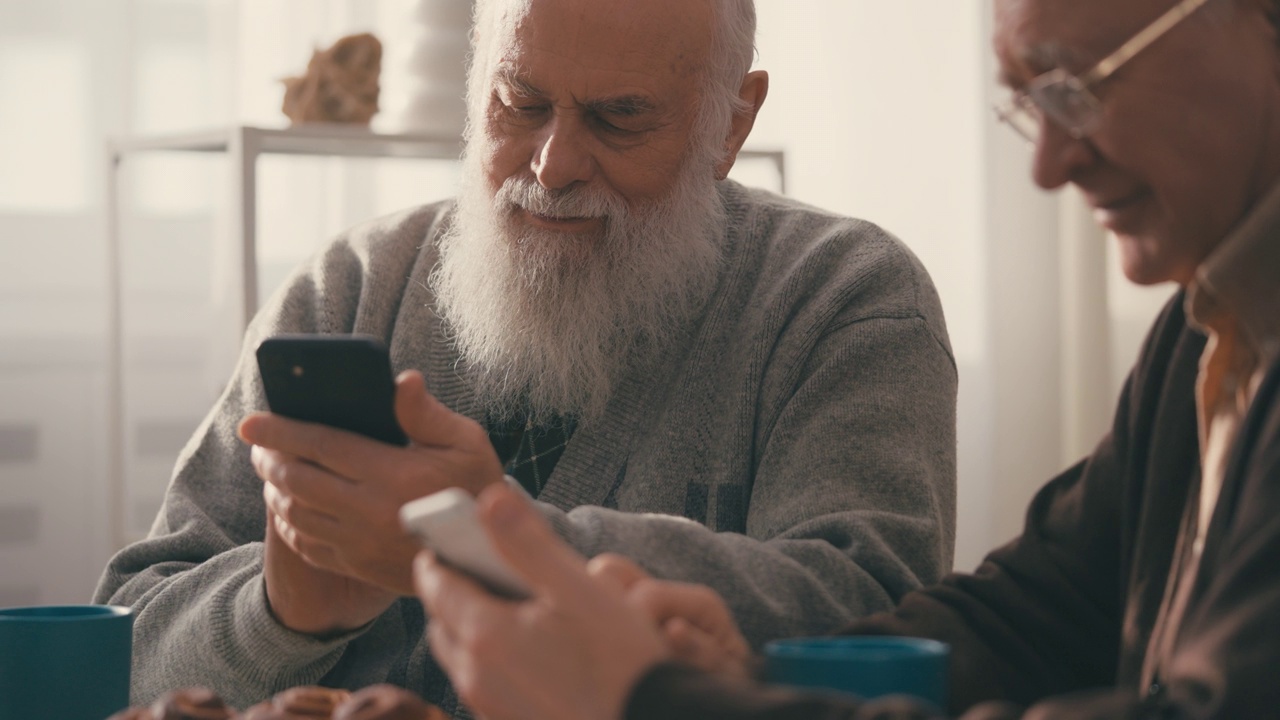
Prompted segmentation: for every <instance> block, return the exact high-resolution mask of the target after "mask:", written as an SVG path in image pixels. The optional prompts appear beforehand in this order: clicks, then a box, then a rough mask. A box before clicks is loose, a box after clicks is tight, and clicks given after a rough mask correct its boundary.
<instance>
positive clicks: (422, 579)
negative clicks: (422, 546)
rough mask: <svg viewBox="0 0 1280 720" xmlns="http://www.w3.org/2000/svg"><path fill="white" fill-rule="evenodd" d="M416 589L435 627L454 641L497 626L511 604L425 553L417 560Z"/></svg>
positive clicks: (425, 551)
mask: <svg viewBox="0 0 1280 720" xmlns="http://www.w3.org/2000/svg"><path fill="white" fill-rule="evenodd" d="M413 588H414V591H415V592H416V593H417V595H418V599H419V600H421V601H422V606H423V607H424V608H425V609H426V611H427V615H429V616H430V617H431V622H432V624H435V623H440V624H442V625H443V626H444V627H447V628H448V629H449V632H450V634H451V635H452V636H453V637H454V638H458V637H460V636H462V637H465V636H466V635H467V634H468V633H471V632H474V631H475V629H476V628H477V627H484V625H486V624H489V623H492V622H495V619H496V618H497V617H498V616H499V615H500V614H501V613H503V612H509V610H508V608H507V607H506V606H507V605H509V604H510V603H507V602H504V601H502V600H500V599H498V598H496V597H494V596H493V595H492V594H491V593H489V592H488V591H487V590H485V589H484V588H482V587H481V586H480V585H479V584H477V583H476V582H474V581H473V580H471V579H470V578H468V577H466V576H465V575H463V574H462V573H460V572H458V571H456V570H454V569H453V568H450V567H449V566H447V565H445V564H444V563H442V562H440V561H439V559H437V558H436V556H435V553H433V552H431V551H429V550H424V551H422V552H420V553H418V555H417V556H416V557H414V559H413Z"/></svg>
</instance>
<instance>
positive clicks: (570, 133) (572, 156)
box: [531, 116, 596, 190]
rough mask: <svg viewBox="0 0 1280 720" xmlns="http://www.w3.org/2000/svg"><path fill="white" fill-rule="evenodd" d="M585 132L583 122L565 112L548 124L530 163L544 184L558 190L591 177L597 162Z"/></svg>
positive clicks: (539, 180)
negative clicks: (587, 144)
mask: <svg viewBox="0 0 1280 720" xmlns="http://www.w3.org/2000/svg"><path fill="white" fill-rule="evenodd" d="M585 134H586V128H584V127H582V124H581V123H580V122H577V121H576V120H575V119H573V118H568V117H564V116H557V117H555V118H554V119H553V120H552V121H551V122H550V123H548V124H547V125H546V126H545V130H544V135H543V136H542V143H541V146H540V147H539V148H538V149H537V151H536V152H534V155H533V161H532V165H531V167H532V170H533V174H534V176H535V177H537V178H538V182H539V183H540V184H541V185H542V186H543V187H545V188H547V189H548V190H559V189H561V188H566V187H569V186H570V185H572V184H574V183H577V182H583V183H585V182H588V181H590V180H591V178H592V176H593V175H594V174H595V166H596V165H595V158H594V157H593V156H592V155H591V151H590V148H588V147H587V146H586V143H587V138H586V137H585Z"/></svg>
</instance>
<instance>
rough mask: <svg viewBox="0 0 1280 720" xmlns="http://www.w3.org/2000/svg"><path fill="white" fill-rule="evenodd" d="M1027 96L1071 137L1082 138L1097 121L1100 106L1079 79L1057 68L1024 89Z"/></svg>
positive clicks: (1100, 111)
mask: <svg viewBox="0 0 1280 720" xmlns="http://www.w3.org/2000/svg"><path fill="white" fill-rule="evenodd" d="M1027 97H1029V98H1031V101H1032V102H1034V103H1035V104H1036V105H1037V106H1039V108H1040V110H1041V111H1043V112H1044V114H1045V115H1046V116H1047V117H1048V118H1049V119H1050V120H1052V121H1053V122H1054V123H1056V124H1057V125H1058V126H1060V127H1061V128H1062V129H1063V130H1066V131H1067V132H1068V133H1069V134H1070V135H1071V136H1072V137H1077V138H1078V137H1083V136H1084V135H1085V134H1087V133H1089V132H1090V131H1091V130H1093V129H1094V127H1095V126H1096V125H1097V123H1098V118H1099V117H1100V115H1101V113H1102V106H1101V105H1100V104H1099V103H1098V99H1097V98H1096V97H1094V96H1093V93H1091V92H1089V89H1088V88H1086V87H1085V86H1084V84H1082V83H1081V82H1080V80H1079V79H1078V78H1076V77H1074V76H1072V75H1068V74H1067V73H1065V72H1063V71H1061V70H1054V71H1053V72H1050V73H1046V74H1045V75H1043V76H1041V77H1040V78H1038V79H1037V80H1036V82H1034V83H1032V85H1031V87H1029V88H1027Z"/></svg>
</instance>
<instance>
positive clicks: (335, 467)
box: [238, 413, 406, 482]
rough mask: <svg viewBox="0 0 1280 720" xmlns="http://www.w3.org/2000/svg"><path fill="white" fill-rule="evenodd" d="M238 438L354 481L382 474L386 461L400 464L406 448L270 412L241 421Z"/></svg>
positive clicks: (255, 414)
mask: <svg viewBox="0 0 1280 720" xmlns="http://www.w3.org/2000/svg"><path fill="white" fill-rule="evenodd" d="M238 432H239V435H240V438H241V439H242V440H244V441H245V442H247V443H250V444H252V445H259V446H262V447H265V448H268V449H271V450H277V451H280V452H284V453H288V454H290V455H294V456H296V457H299V458H301V459H303V460H306V461H307V462H310V463H313V464H315V465H319V466H321V467H323V468H325V469H327V470H330V471H331V472H333V473H334V474H335V475H338V476H341V477H344V478H347V479H349V480H351V481H354V482H365V481H368V480H371V479H376V478H378V477H381V476H383V475H385V473H386V472H387V464H388V462H389V461H391V462H394V461H396V460H400V461H403V460H404V458H405V452H406V451H405V449H404V448H398V447H394V446H391V445H388V444H386V443H384V442H379V441H377V440H373V439H371V438H367V437H365V436H363V435H359V434H357V433H353V432H347V431H346V430H339V429H337V428H332V427H329V426H328V425H320V424H317V423H309V422H303V421H301V420H294V419H292V418H287V417H284V416H283V415H275V414H273V413H254V414H252V415H249V416H248V417H246V418H245V419H244V420H242V421H241V422H240V427H239V428H238Z"/></svg>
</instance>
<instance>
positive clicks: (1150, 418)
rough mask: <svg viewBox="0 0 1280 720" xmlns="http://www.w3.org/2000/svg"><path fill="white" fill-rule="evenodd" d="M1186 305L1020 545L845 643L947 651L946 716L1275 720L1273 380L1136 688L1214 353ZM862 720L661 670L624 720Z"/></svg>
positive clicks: (1035, 514) (1279, 569)
mask: <svg viewBox="0 0 1280 720" xmlns="http://www.w3.org/2000/svg"><path fill="white" fill-rule="evenodd" d="M1183 299H1184V295H1183V293H1179V294H1178V295H1177V297H1175V298H1174V299H1173V300H1172V301H1171V302H1170V303H1169V305H1168V306H1167V307H1166V309H1165V311H1164V313H1163V314H1162V315H1161V317H1160V318H1159V320H1157V322H1156V325H1155V327H1154V328H1153V330H1152V332H1151V335H1150V337H1148V339H1147V342H1146V345H1145V347H1144V349H1143V352H1142V355H1141V357H1140V359H1139V361H1138V364H1137V366H1136V367H1135V368H1134V370H1133V372H1132V374H1131V375H1130V377H1129V380H1128V382H1127V384H1126V386H1125V390H1124V394H1123V395H1122V397H1121V399H1120V405H1119V408H1118V409H1117V411H1116V416H1115V422H1114V425H1113V427H1112V430H1111V432H1110V433H1109V434H1108V435H1107V436H1106V437H1105V438H1104V439H1103V440H1102V442H1101V443H1100V444H1099V445H1098V447H1097V449H1096V450H1095V451H1094V452H1093V454H1092V455H1091V456H1089V457H1088V458H1087V459H1085V460H1084V461H1082V462H1081V463H1079V464H1077V465H1076V466H1074V467H1072V468H1070V469H1069V470H1067V471H1066V472H1064V473H1062V474H1061V475H1059V476H1058V477H1057V478H1055V479H1054V480H1053V481H1051V482H1050V483H1049V484H1048V485H1047V486H1045V487H1044V488H1043V489H1042V490H1041V491H1040V493H1039V494H1038V495H1037V496H1036V498H1035V500H1034V501H1033V502H1032V504H1031V507H1030V509H1029V511H1028V513H1027V523H1026V527H1025V529H1024V531H1023V534H1022V535H1021V537H1019V538H1018V539H1016V540H1014V541H1013V542H1011V543H1010V544H1008V545H1006V546H1004V547H1002V548H1000V549H998V550H996V551H994V552H992V553H991V554H990V555H989V556H988V557H987V558H986V560H985V561H984V562H983V563H982V565H981V566H980V567H979V568H978V569H977V570H976V571H975V572H974V573H973V574H971V575H952V576H950V577H948V578H947V579H945V580H944V581H943V582H942V583H940V584H939V585H936V586H934V587H931V588H928V589H926V590H922V591H918V592H914V593H911V594H909V595H907V596H906V597H905V598H904V599H903V601H902V602H901V603H900V604H899V606H898V608H897V609H896V610H894V611H893V612H891V613H883V614H879V615H873V616H870V617H868V618H866V619H864V620H861V621H859V622H857V623H855V624H854V625H853V626H851V627H850V628H849V630H848V632H850V633H853V634H893V635H916V636H923V637H931V638H937V639H939V640H943V641H945V642H948V643H950V644H951V647H952V666H951V678H952V697H951V710H952V711H953V712H956V713H960V712H964V711H966V710H968V709H970V708H971V707H972V706H974V705H975V704H977V703H980V702H982V701H986V700H993V699H999V700H1006V701H1012V702H1013V703H1017V704H1018V705H1024V706H1030V705H1037V704H1038V707H1036V708H1035V709H1036V710H1037V711H1040V712H1042V713H1043V714H1037V715H1036V717H1037V718H1052V717H1063V718H1068V717H1069V718H1098V719H1099V720H1101V719H1102V718H1116V719H1117V720H1119V719H1120V718H1126V719H1127V718H1231V719H1233V720H1237V719H1239V720H1246V719H1253V718H1270V717H1280V678H1278V677H1277V674H1278V673H1280V365H1276V366H1273V367H1272V368H1271V369H1270V372H1268V374H1267V376H1266V379H1265V380H1264V381H1263V383H1262V386H1261V387H1260V388H1259V390H1258V393H1257V395H1256V396H1255V398H1254V401H1253V404H1252V407H1251V408H1250V410H1249V414H1248V416H1247V418H1246V420H1245V423H1244V425H1243V427H1242V428H1241V430H1240V434H1239V436H1238V437H1237V439H1236V443H1235V446H1234V448H1233V450H1232V458H1231V460H1230V461H1229V464H1228V469H1227V474H1226V478H1225V482H1224V485H1223V488H1222V494H1221V496H1220V498H1219V501H1218V505H1217V508H1216V510H1215V512H1214V515H1213V518H1212V521H1211V523H1210V527H1209V531H1208V537H1207V538H1206V544H1205V549H1204V555H1203V559H1202V561H1201V567H1200V573H1199V575H1198V576H1197V578H1196V584H1195V587H1194V589H1193V593H1192V597H1191V600H1190V605H1189V607H1188V610H1187V612H1186V615H1185V616H1184V619H1183V623H1182V625H1181V628H1180V629H1179V631H1178V636H1177V640H1176V642H1174V643H1173V644H1172V647H1171V649H1170V650H1169V651H1168V653H1167V655H1166V656H1164V657H1160V658H1158V659H1157V660H1158V666H1159V668H1160V677H1159V678H1158V680H1157V682H1156V683H1154V684H1152V685H1151V686H1150V687H1139V685H1140V684H1141V672H1142V667H1143V660H1144V658H1145V656H1146V653H1147V647H1148V641H1149V639H1150V634H1151V631H1152V627H1153V625H1154V624H1155V621H1156V616H1157V613H1158V612H1159V609H1160V604H1161V600H1162V594H1163V593H1164V591H1165V587H1166V585H1167V581H1168V574H1169V569H1170V564H1171V561H1172V558H1173V557H1174V554H1175V551H1176V550H1177V548H1178V544H1179V542H1180V541H1181V539H1182V536H1183V524H1184V519H1185V515H1186V513H1187V511H1188V508H1189V507H1190V508H1192V509H1194V507H1195V504H1194V502H1192V499H1193V498H1194V497H1195V494H1196V493H1197V491H1198V482H1199V468H1200V464H1199V456H1198V452H1199V449H1198V444H1197V431H1196V411H1195V381H1196V374H1197V370H1198V365H1199V361H1200V356H1201V353H1202V350H1203V348H1204V344H1205V338H1204V336H1203V335H1201V334H1200V333H1198V332H1197V331H1195V330H1193V329H1191V328H1189V327H1188V326H1187V324H1186V320H1185V317H1184V314H1183ZM1193 511H1194V510H1193ZM1067 694H1070V695H1067ZM1054 696H1058V697H1054ZM857 715H858V712H857V706H856V704H854V703H842V702H840V701H836V700H831V699H822V698H815V697H808V698H805V697H800V696H797V695H793V694H790V693H779V692H777V691H773V690H768V689H765V688H763V687H760V686H756V687H745V686H741V685H733V684H731V683H727V682H724V681H721V680H718V679H714V678H709V677H706V676H702V675H698V674H696V673H693V672H692V671H689V670H684V669H680V668H674V667H671V666H665V667H662V668H658V669H656V670H655V671H654V672H652V673H650V674H649V675H648V676H647V677H646V678H644V679H643V680H642V682H641V683H640V684H639V685H638V686H637V688H636V691H635V692H634V693H633V696H632V698H631V702H630V705H629V707H628V714H627V717H628V718H629V719H632V720H640V719H641V718H650V717H654V718H656V717H663V718H668V719H677V718H684V717H688V718H695V717H696V718H700V719H701V720H710V719H712V718H735V719H739V718H740V719H746V718H766V717H767V718H806V719H808V718H839V717H850V718H852V717H856V716H857ZM975 715H976V713H975ZM903 717H906V716H903ZM983 717H988V716H987V715H983Z"/></svg>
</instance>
